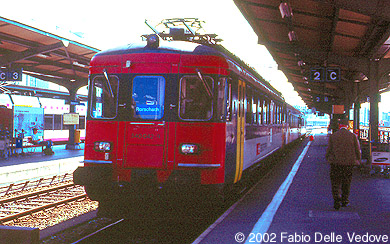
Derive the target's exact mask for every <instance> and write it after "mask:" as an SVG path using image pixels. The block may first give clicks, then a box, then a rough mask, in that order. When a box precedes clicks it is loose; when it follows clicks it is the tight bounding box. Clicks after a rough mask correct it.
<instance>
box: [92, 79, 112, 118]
mask: <svg viewBox="0 0 390 244" xmlns="http://www.w3.org/2000/svg"><path fill="white" fill-rule="evenodd" d="M118 83H119V79H118V77H116V76H111V75H110V76H108V80H107V79H106V78H105V77H104V76H96V77H95V78H94V79H93V82H92V85H91V87H92V93H91V95H92V96H91V116H92V117H93V118H97V119H102V118H115V117H116V112H117V96H118Z"/></svg>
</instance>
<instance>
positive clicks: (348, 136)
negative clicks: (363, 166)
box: [326, 128, 361, 165]
mask: <svg viewBox="0 0 390 244" xmlns="http://www.w3.org/2000/svg"><path fill="white" fill-rule="evenodd" d="M360 159H361V151H360V144H359V141H358V139H357V136H356V135H355V134H353V133H351V132H350V131H348V130H347V129H345V128H342V129H340V130H338V131H336V132H335V133H334V134H332V135H331V136H330V137H329V143H328V148H327V150H326V160H327V161H328V162H329V163H330V164H341V165H359V164H360Z"/></svg>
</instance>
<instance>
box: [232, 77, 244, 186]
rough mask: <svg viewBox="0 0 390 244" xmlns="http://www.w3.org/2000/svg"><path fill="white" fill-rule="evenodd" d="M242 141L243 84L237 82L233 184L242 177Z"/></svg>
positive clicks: (239, 81)
mask: <svg viewBox="0 0 390 244" xmlns="http://www.w3.org/2000/svg"><path fill="white" fill-rule="evenodd" d="M244 141H245V82H244V81H242V80H238V107H237V154H236V175H235V178H234V183H236V182H237V181H239V180H240V179H241V176H242V170H243V165H244Z"/></svg>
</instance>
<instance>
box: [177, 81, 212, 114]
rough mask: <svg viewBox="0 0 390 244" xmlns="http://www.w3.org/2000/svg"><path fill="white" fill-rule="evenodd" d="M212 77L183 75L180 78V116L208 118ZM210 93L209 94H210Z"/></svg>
mask: <svg viewBox="0 0 390 244" xmlns="http://www.w3.org/2000/svg"><path fill="white" fill-rule="evenodd" d="M212 91H213V79H212V78H211V77H209V76H205V77H202V80H201V79H200V78H199V77H198V76H183V77H182V78H181V80H180V107H179V110H180V114H179V116H180V118H181V119H183V120H209V119H210V118H211V116H212V112H213V97H212ZM210 93H211V94H210Z"/></svg>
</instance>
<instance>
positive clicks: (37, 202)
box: [0, 183, 87, 223]
mask: <svg viewBox="0 0 390 244" xmlns="http://www.w3.org/2000/svg"><path fill="white" fill-rule="evenodd" d="M85 197H87V195H86V194H85V191H84V188H83V187H81V186H77V185H74V184H73V183H69V184H66V185H61V186H56V187H51V188H49V189H44V190H41V191H35V192H32V193H27V194H23V195H19V196H13V197H10V198H6V199H3V200H1V201H0V206H1V207H0V223H4V222H9V221H12V220H15V219H18V218H21V217H24V216H26V215H30V214H32V213H35V212H39V211H42V210H45V209H48V208H52V207H55V206H58V205H61V204H64V203H68V202H73V201H77V200H78V199H81V198H85Z"/></svg>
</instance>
